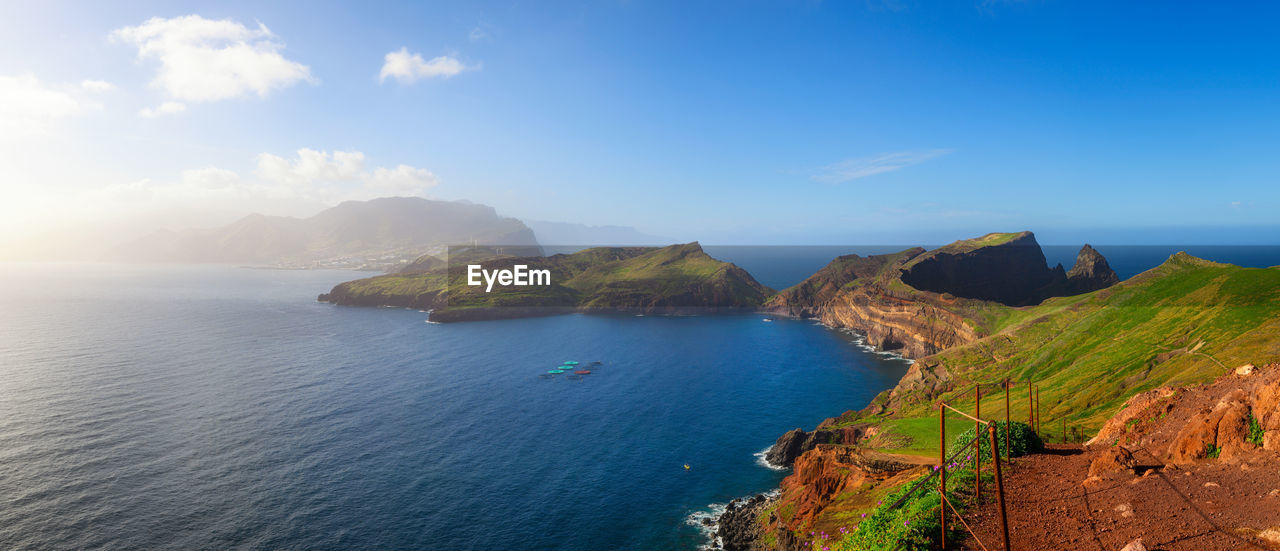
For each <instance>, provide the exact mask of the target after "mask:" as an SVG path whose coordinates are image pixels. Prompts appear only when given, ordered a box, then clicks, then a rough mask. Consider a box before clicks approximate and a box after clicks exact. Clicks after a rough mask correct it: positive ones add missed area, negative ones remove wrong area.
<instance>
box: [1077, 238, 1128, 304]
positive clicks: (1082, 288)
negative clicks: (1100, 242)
mask: <svg viewBox="0 0 1280 551" xmlns="http://www.w3.org/2000/svg"><path fill="white" fill-rule="evenodd" d="M1117 283H1120V276H1118V275H1116V271H1115V270H1112V269H1111V265H1110V264H1108V263H1107V259H1106V258H1105V257H1103V256H1102V253H1100V252H1098V251H1096V250H1094V248H1093V247H1091V246H1089V244H1087V243H1086V244H1085V246H1084V247H1083V248H1081V249H1080V253H1079V254H1077V255H1076V263H1075V265H1074V266H1072V267H1071V271H1069V272H1067V283H1066V288H1065V294H1068V295H1078V294H1080V293H1088V292H1090V291H1096V290H1098V289H1103V288H1106V287H1110V286H1112V285H1115V284H1117Z"/></svg>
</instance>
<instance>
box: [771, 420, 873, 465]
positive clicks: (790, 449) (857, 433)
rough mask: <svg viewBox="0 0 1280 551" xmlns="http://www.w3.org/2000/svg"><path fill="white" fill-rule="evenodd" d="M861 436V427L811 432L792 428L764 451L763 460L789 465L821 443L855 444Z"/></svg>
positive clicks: (823, 429) (820, 429) (823, 428)
mask: <svg viewBox="0 0 1280 551" xmlns="http://www.w3.org/2000/svg"><path fill="white" fill-rule="evenodd" d="M862 436H863V429H862V428H861V427H842V428H825V427H818V429H817V430H814V431H813V432H805V431H804V430H803V429H799V428H797V429H793V430H790V431H787V433H786V434H783V435H782V436H780V437H778V440H777V441H776V442H774V443H773V447H771V448H769V451H768V452H766V453H765V456H764V458H765V460H766V461H768V462H769V463H771V464H773V465H778V466H782V467H790V466H792V465H794V464H795V461H796V458H798V457H800V455H802V454H804V452H807V451H809V450H812V449H814V448H816V447H818V446H819V445H821V444H856V443H857V442H858V440H860V439H861V438H862Z"/></svg>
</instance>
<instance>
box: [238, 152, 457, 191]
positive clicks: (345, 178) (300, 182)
mask: <svg viewBox="0 0 1280 551" xmlns="http://www.w3.org/2000/svg"><path fill="white" fill-rule="evenodd" d="M364 164H365V157H364V153H361V152H359V151H335V152H333V153H332V154H330V153H328V152H324V151H316V150H313V149H305V148H304V149H299V150H298V153H297V157H296V158H294V159H292V160H290V159H285V158H283V157H279V156H277V155H272V154H270V153H262V154H260V155H258V168H257V170H255V171H254V174H255V175H257V176H258V177H259V178H261V179H263V180H264V181H266V182H268V183H270V184H273V185H275V186H279V187H280V188H283V189H286V190H289V192H290V193H294V194H298V195H300V196H304V197H308V198H311V199H316V200H320V201H325V202H334V201H342V200H346V199H372V198H375V197H386V196H390V195H418V196H421V195H425V194H426V192H427V191H428V190H430V189H431V188H433V187H435V186H436V185H438V184H439V183H440V180H439V178H437V177H436V175H435V174H432V173H431V171H429V170H426V169H423V168H416V167H412V166H409V165H404V164H402V165H399V166H396V167H395V168H385V167H377V168H375V169H374V170H373V171H372V172H371V171H369V170H366V169H365V166H364Z"/></svg>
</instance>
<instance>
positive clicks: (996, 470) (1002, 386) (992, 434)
mask: <svg viewBox="0 0 1280 551" xmlns="http://www.w3.org/2000/svg"><path fill="white" fill-rule="evenodd" d="M1013 386H1014V382H1013V381H1011V380H1009V379H1005V380H1001V381H998V382H995V383H988V384H982V383H974V384H972V385H970V387H971V388H970V387H965V388H964V389H963V390H960V391H958V392H956V393H954V394H953V395H952V397H951V399H950V400H947V399H943V398H940V399H939V400H938V461H939V464H938V465H937V466H935V467H934V468H933V470H932V471H931V472H930V473H929V474H928V475H927V476H925V477H924V478H921V479H920V480H918V481H916V482H915V484H913V485H912V486H911V488H910V489H908V490H907V491H906V492H905V493H904V494H903V495H902V496H901V497H900V498H898V500H897V501H896V502H894V503H892V504H890V505H889V509H896V508H898V507H901V506H902V505H903V504H904V503H905V502H906V501H907V499H908V498H910V497H911V496H912V495H914V494H915V493H916V492H917V491H919V490H920V489H921V488H924V487H925V485H926V484H927V483H928V482H930V481H931V480H933V479H934V477H938V494H939V497H940V503H941V505H940V507H939V511H940V515H941V519H940V521H941V522H940V524H941V530H940V538H939V543H940V544H941V548H942V549H946V548H947V523H948V517H949V516H952V517H954V518H955V519H956V520H958V521H959V522H960V526H962V527H963V528H964V530H965V531H966V532H968V533H969V536H970V537H972V538H973V540H974V541H975V542H977V544H978V547H980V548H981V549H984V550H989V549H1004V550H1005V551H1009V549H1010V547H1009V516H1008V512H1007V510H1006V506H1005V497H1006V496H1005V492H1004V479H1003V474H1002V471H1003V465H1002V464H1004V463H1008V462H1009V460H1010V442H1009V433H1010V429H1009V426H1010V424H1009V422H1010V418H1009V417H1010V413H1009V412H1010V406H1011V402H1012V396H1011V391H1012V388H1013ZM984 387H986V388H988V389H990V388H995V389H998V390H1003V391H1004V421H1005V425H1004V427H1005V428H1004V446H1003V451H1004V453H1003V459H1002V457H1001V449H1002V447H1001V446H1000V438H999V436H998V434H997V433H998V432H999V431H997V430H996V422H995V421H989V420H984V419H982V397H983V388H984ZM970 392H972V395H973V401H974V402H973V412H972V415H971V414H969V413H966V412H964V411H962V410H960V409H958V408H956V407H955V406H953V405H952V403H954V402H956V401H959V400H962V399H964V398H965V397H967V396H968V395H969V394H970ZM947 410H950V411H952V412H954V413H955V414H958V415H960V416H961V417H964V418H966V419H970V420H972V421H973V423H974V436H973V438H972V439H971V440H969V441H968V442H965V443H964V444H963V445H962V446H958V447H953V449H954V450H955V452H954V453H952V454H951V457H947ZM1042 423H1043V420H1042V419H1041V416H1040V388H1039V386H1038V385H1035V384H1034V383H1033V382H1031V381H1027V425H1028V426H1029V427H1031V430H1032V431H1033V432H1034V433H1035V434H1036V435H1037V436H1039V435H1041V434H1042V433H1041V427H1043V424H1042ZM1050 426H1052V425H1050ZM984 427H985V430H983V428H984ZM1061 428H1062V441H1063V442H1064V443H1066V442H1068V441H1080V440H1082V439H1083V434H1082V433H1081V431H1080V430H1079V429H1078V428H1076V427H1071V430H1070V432H1068V426H1067V419H1066V417H1065V416H1064V417H1062V418H1061ZM984 432H985V433H986V438H983V433H984ZM984 440H985V442H984ZM984 446H987V447H988V448H989V449H990V452H991V466H990V469H991V474H992V477H993V478H994V483H995V504H996V505H997V506H998V507H999V515H1000V533H1001V542H1000V543H1001V545H1000V546H999V547H989V546H988V545H987V542H983V541H982V540H981V539H980V538H979V537H978V535H977V534H975V533H974V531H973V529H972V528H970V527H969V524H968V523H967V522H965V520H964V517H963V516H962V515H961V514H960V511H959V510H958V509H957V508H956V506H955V504H953V503H952V502H951V500H952V499H953V498H954V497H955V496H952V498H948V497H947V468H948V466H959V465H961V464H963V463H962V461H963V460H961V459H960V458H961V457H963V456H964V454H966V453H970V452H971V453H970V455H971V456H972V458H973V468H974V483H973V504H974V505H975V506H980V505H981V503H982V474H983V465H982V462H983V457H982V453H981V452H982V448H983V447H984ZM966 459H967V458H966ZM948 509H949V510H950V511H951V513H950V515H948V512H947V511H948Z"/></svg>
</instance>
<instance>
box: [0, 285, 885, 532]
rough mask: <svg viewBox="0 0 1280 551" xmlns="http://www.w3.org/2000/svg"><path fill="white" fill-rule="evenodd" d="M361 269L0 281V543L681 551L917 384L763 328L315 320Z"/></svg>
mask: <svg viewBox="0 0 1280 551" xmlns="http://www.w3.org/2000/svg"><path fill="white" fill-rule="evenodd" d="M357 275H361V274H354V273H351V272H303V271H263V270H248V269H237V268H227V267H128V266H103V265H76V266H67V265H4V266H3V267H2V270H0V312H2V313H3V314H2V315H0V548H3V549H92V548H105V549H232V548H246V549H255V548H256V549H357V548H383V549H397V548H419V549H581V550H587V549H590V550H598V549H691V548H694V547H696V546H697V545H698V544H700V543H702V542H703V541H704V540H703V535H702V534H701V533H700V532H699V531H698V530H697V529H696V528H695V527H694V526H691V525H689V524H688V523H687V522H686V520H687V519H688V517H689V515H690V513H692V512H695V511H699V510H705V508H706V507H707V506H708V504H711V503H716V502H724V501H727V500H729V499H731V498H734V497H740V496H744V495H747V494H751V493H753V492H760V491H765V490H768V489H770V488H772V487H774V486H776V484H777V482H778V481H779V480H780V478H781V477H782V476H784V474H785V473H783V472H779V471H775V470H771V469H768V468H765V467H763V466H761V465H760V464H758V463H757V459H756V457H754V456H753V454H755V453H756V452H759V451H761V450H763V449H764V448H765V447H767V446H768V445H769V444H771V443H772V442H773V440H774V439H775V438H777V437H778V436H779V435H780V434H781V433H782V432H784V431H786V430H789V429H792V428H795V427H801V426H803V427H809V428H811V427H813V426H814V425H815V424H816V423H817V422H819V421H821V420H822V419H823V418H826V417H829V416H833V415H837V414H839V413H840V412H842V411H845V410H847V409H856V408H860V407H862V406H863V405H865V404H866V402H867V401H868V400H869V399H870V398H871V397H872V396H873V395H874V394H875V393H877V392H879V391H880V390H883V389H885V388H887V387H889V386H891V385H892V384H893V383H894V382H896V381H897V379H898V378H899V377H900V376H901V375H902V373H903V372H904V371H905V369H906V367H907V364H906V363H905V362H902V361H897V360H892V359H889V358H886V357H883V356H877V355H874V354H869V353H867V352H865V351H863V350H860V349H859V348H858V347H857V346H854V345H851V344H850V342H849V340H850V339H851V337H850V336H848V335H845V334H842V333H838V332H835V331H831V330H828V329H825V328H823V327H820V326H816V325H814V324H813V323H812V322H801V321H785V320H778V321H775V322H772V323H765V322H763V321H762V317H761V316H757V315H733V316H715V317H653V316H651V317H631V316H613V317H609V316H582V315H573V316H562V317H553V318H539V319H526V320H511V321H494V322H477V323H462V324H450V325H438V324H427V323H424V320H425V319H426V315H425V314H423V313H420V312H416V311H410V310H399V309H378V308H346V307H335V306H331V305H327V304H319V303H317V302H315V295H316V294H317V293H318V292H321V291H324V290H327V289H328V288H329V287H330V286H332V285H333V284H335V283H338V282H340V281H343V280H347V279H351V278H352V277H353V276H357ZM565 360H576V361H580V362H582V363H583V364H587V363H588V362H591V361H596V360H598V361H601V362H603V364H604V365H603V366H601V367H599V368H594V370H595V371H596V372H595V373H593V374H591V375H588V376H584V377H583V378H582V379H580V380H570V379H568V378H566V377H564V376H559V377H554V378H550V379H544V378H541V377H539V374H541V373H543V372H544V371H546V370H547V369H548V368H551V367H554V366H556V365H559V364H560V363H561V362H563V361H565ZM686 463H687V464H689V465H690V466H691V467H692V469H691V470H688V471H686V470H685V469H684V468H683V465H684V464H686Z"/></svg>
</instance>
